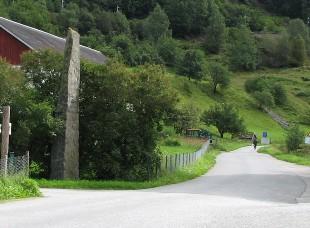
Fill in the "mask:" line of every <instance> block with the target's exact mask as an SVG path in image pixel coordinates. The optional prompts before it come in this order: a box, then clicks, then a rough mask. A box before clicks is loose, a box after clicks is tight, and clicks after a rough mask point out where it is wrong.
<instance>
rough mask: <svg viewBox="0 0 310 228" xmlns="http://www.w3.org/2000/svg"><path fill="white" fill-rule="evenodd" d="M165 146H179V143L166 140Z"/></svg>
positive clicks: (174, 140) (173, 140)
mask: <svg viewBox="0 0 310 228" xmlns="http://www.w3.org/2000/svg"><path fill="white" fill-rule="evenodd" d="M164 145H165V146H181V143H180V142H179V141H178V140H177V139H166V140H165V142H164Z"/></svg>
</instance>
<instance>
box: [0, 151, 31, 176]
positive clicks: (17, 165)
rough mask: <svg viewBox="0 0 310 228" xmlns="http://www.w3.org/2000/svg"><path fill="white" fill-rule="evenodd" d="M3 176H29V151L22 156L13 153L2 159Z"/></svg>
mask: <svg viewBox="0 0 310 228" xmlns="http://www.w3.org/2000/svg"><path fill="white" fill-rule="evenodd" d="M0 175H1V176H5V177H7V176H16V175H20V176H27V177H28V176H29V153H28V152H27V153H26V154H25V155H22V156H14V154H11V155H10V156H7V157H6V158H2V159H1V160H0Z"/></svg>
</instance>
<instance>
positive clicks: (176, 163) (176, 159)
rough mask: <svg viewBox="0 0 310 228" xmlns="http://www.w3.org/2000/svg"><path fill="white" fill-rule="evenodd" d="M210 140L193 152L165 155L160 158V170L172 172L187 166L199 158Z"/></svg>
mask: <svg viewBox="0 0 310 228" xmlns="http://www.w3.org/2000/svg"><path fill="white" fill-rule="evenodd" d="M209 145H210V142H209V140H208V142H206V143H205V144H204V145H203V146H202V148H201V149H200V150H198V151H196V152H194V153H183V154H172V155H165V156H163V157H162V159H161V164H160V172H174V171H175V170H177V169H179V168H183V167H186V166H189V165H191V164H193V163H194V162H196V161H197V160H198V159H200V158H201V157H202V156H203V155H204V154H205V153H206V152H207V151H208V148H209Z"/></svg>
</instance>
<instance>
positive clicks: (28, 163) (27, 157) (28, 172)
mask: <svg viewBox="0 0 310 228" xmlns="http://www.w3.org/2000/svg"><path fill="white" fill-rule="evenodd" d="M29 166H30V154H29V150H27V151H26V175H27V177H29V176H30V167H29Z"/></svg>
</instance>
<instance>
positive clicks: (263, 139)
mask: <svg viewBox="0 0 310 228" xmlns="http://www.w3.org/2000/svg"><path fill="white" fill-rule="evenodd" d="M261 143H262V144H263V145H269V144H270V139H269V138H268V133H267V132H263V137H262V140H261Z"/></svg>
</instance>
